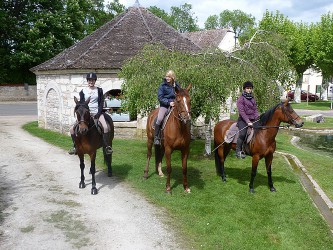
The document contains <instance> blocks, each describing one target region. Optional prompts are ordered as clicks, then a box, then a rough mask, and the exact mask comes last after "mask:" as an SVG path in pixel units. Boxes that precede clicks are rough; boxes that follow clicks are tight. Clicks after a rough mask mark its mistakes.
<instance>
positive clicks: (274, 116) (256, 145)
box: [214, 100, 303, 193]
mask: <svg viewBox="0 0 333 250" xmlns="http://www.w3.org/2000/svg"><path fill="white" fill-rule="evenodd" d="M235 122H236V121H234V120H224V121H221V122H219V123H217V124H216V126H215V127H214V148H215V167H216V171H217V173H218V174H219V175H220V176H221V177H222V180H223V181H226V176H225V173H224V161H225V159H226V157H227V155H228V154H229V152H230V149H234V150H235V148H236V144H235V143H232V142H231V143H226V142H225V141H224V138H225V135H226V132H227V130H228V129H229V128H230V126H231V125H232V124H233V123H235ZM281 122H286V123H289V124H291V125H295V127H297V128H300V127H302V126H303V121H302V120H301V118H300V117H299V116H298V115H297V114H296V112H295V111H294V110H293V109H292V107H291V105H290V104H289V101H288V100H286V101H285V102H282V103H279V104H278V105H276V106H275V107H274V108H272V109H270V110H268V111H266V112H265V113H264V114H262V115H261V116H260V120H259V121H258V123H259V124H258V126H257V128H255V130H254V136H253V139H252V141H251V142H250V144H249V145H246V147H245V153H246V154H247V155H250V156H252V172H251V180H250V184H249V187H250V192H251V193H253V192H254V187H253V182H254V178H255V176H256V174H257V167H258V163H259V160H261V159H262V158H265V164H266V171H267V176H268V186H269V188H270V191H271V192H275V191H276V189H275V188H274V186H273V181H272V170H271V167H272V161H273V153H274V152H275V149H276V141H275V137H276V135H277V133H278V131H279V127H280V124H281ZM255 127H256V126H255Z"/></svg>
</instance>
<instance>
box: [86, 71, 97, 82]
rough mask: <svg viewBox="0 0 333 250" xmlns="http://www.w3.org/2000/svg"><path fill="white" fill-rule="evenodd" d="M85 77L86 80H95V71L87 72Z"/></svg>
mask: <svg viewBox="0 0 333 250" xmlns="http://www.w3.org/2000/svg"><path fill="white" fill-rule="evenodd" d="M86 79H87V80H88V79H94V80H97V75H96V73H94V72H90V73H88V74H87V77H86Z"/></svg>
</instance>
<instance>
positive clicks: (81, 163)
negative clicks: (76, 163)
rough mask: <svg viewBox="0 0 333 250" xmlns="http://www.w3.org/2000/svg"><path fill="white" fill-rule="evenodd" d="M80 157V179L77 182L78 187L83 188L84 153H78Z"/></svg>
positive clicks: (84, 185)
mask: <svg viewBox="0 0 333 250" xmlns="http://www.w3.org/2000/svg"><path fill="white" fill-rule="evenodd" d="M79 158H80V169H81V181H80V183H79V188H85V187H86V184H85V183H84V179H85V178H84V155H83V154H79Z"/></svg>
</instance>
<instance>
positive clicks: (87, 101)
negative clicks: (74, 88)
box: [85, 96, 90, 105]
mask: <svg viewBox="0 0 333 250" xmlns="http://www.w3.org/2000/svg"><path fill="white" fill-rule="evenodd" d="M89 102H90V96H89V97H88V99H87V100H86V101H85V104H86V105H88V103H89Z"/></svg>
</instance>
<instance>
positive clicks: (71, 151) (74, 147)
mask: <svg viewBox="0 0 333 250" xmlns="http://www.w3.org/2000/svg"><path fill="white" fill-rule="evenodd" d="M71 137H72V141H73V148H71V149H70V150H69V151H68V153H69V154H70V155H76V154H77V152H76V146H75V138H76V135H75V134H71Z"/></svg>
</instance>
